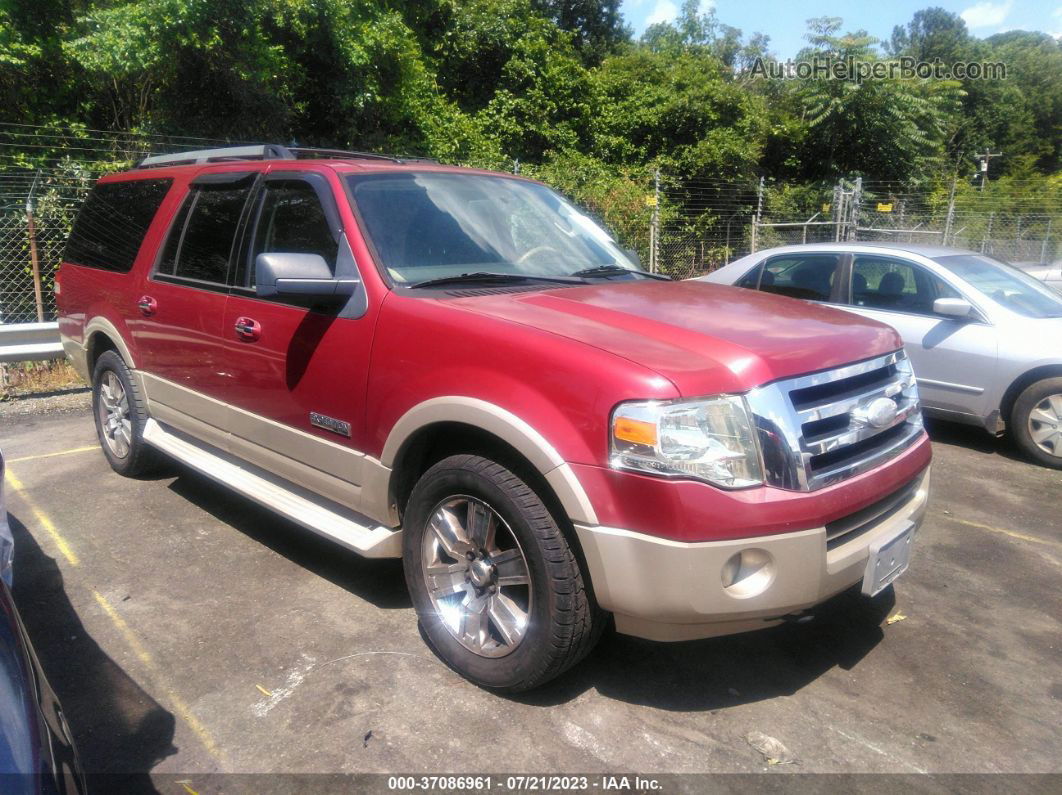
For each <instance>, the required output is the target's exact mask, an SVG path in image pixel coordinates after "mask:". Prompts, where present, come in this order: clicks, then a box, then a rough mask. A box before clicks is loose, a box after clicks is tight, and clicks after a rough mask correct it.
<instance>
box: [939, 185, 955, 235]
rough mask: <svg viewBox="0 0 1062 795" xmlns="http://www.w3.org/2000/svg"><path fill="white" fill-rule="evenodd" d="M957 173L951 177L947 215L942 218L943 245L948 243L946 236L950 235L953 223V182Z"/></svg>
mask: <svg viewBox="0 0 1062 795" xmlns="http://www.w3.org/2000/svg"><path fill="white" fill-rule="evenodd" d="M957 177H958V175H957V174H956V176H953V177H952V178H951V193H950V194H948V217H947V218H946V219H945V220H944V240H942V241H941V242H942V243H943V245H945V246H946V245H948V236H949V235H951V227H952V224H954V223H955V183H956V182H958V179H957Z"/></svg>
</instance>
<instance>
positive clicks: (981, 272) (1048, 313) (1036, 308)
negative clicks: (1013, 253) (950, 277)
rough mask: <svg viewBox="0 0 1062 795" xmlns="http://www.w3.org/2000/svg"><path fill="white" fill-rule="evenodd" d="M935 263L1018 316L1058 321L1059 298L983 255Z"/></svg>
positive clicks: (940, 259)
mask: <svg viewBox="0 0 1062 795" xmlns="http://www.w3.org/2000/svg"><path fill="white" fill-rule="evenodd" d="M935 259H936V261H937V262H939V263H940V264H941V265H943V266H944V267H945V268H947V269H948V270H949V271H951V272H952V273H954V274H955V275H956V276H958V277H959V278H960V279H962V280H963V281H965V282H966V283H968V284H969V285H971V286H972V287H974V288H976V289H977V290H980V291H981V292H982V293H984V294H985V295H987V296H988V297H989V298H991V299H992V300H993V301H995V302H996V303H998V304H1001V305H1002V306H1005V307H1006V308H1007V309H1010V310H1011V311H1013V312H1017V313H1018V314H1019V315H1025V316H1026V317H1037V318H1039V317H1062V295H1060V294H1058V293H1056V292H1054V291H1053V290H1052V289H1051V288H1049V287H1046V286H1045V285H1043V284H1041V283H1040V282H1038V281H1037V280H1036V279H1034V278H1033V277H1031V276H1029V274H1027V273H1024V272H1022V271H1020V270H1018V269H1017V268H1014V267H1012V266H1010V265H1007V264H1005V263H1002V262H1000V261H999V260H997V259H993V258H992V257H986V256H984V255H983V254H954V255H951V256H948V257H936V258H935Z"/></svg>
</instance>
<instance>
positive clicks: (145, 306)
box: [136, 295, 159, 317]
mask: <svg viewBox="0 0 1062 795" xmlns="http://www.w3.org/2000/svg"><path fill="white" fill-rule="evenodd" d="M136 305H137V306H138V307H139V308H140V314H142V315H143V316H144V317H150V316H151V315H153V314H155V313H156V312H157V311H158V309H159V302H158V301H156V300H155V299H154V298H152V297H151V296H150V295H144V296H141V297H140V300H139V301H137V302H136Z"/></svg>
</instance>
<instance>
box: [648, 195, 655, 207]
mask: <svg viewBox="0 0 1062 795" xmlns="http://www.w3.org/2000/svg"><path fill="white" fill-rule="evenodd" d="M645 206H646V207H656V196H646V197H645Z"/></svg>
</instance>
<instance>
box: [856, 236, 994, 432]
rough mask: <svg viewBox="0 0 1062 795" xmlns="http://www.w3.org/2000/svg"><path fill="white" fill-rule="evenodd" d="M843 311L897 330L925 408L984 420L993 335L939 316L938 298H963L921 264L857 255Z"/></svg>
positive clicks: (973, 323) (983, 325)
mask: <svg viewBox="0 0 1062 795" xmlns="http://www.w3.org/2000/svg"><path fill="white" fill-rule="evenodd" d="M851 288H852V292H851V299H850V301H847V302H846V303H847V304H848V305H847V306H846V307H845V308H847V309H849V310H850V311H853V312H856V313H857V314H860V315H863V316H864V317H869V318H872V319H874V320H879V321H881V322H882V323H887V324H888V325H890V326H892V327H893V328H895V329H896V330H897V331H898V332H900V336H901V337H903V342H904V347H905V348H906V349H907V355H908V356H909V357H910V359H911V363H912V364H913V366H914V371H915V375H916V376H917V377H918V389H919V393H920V396H921V398H922V402H923V404H924V405H925V406H927V407H929V408H933V409H937V410H939V411H943V412H952V413H958V414H964V415H973V416H975V417H978V418H983V417H984V416H985V415H986V414H987V413H988V412H989V411H990V410H991V409H992V408H994V407H992V406H988V405H987V397H986V395H987V391H986V390H987V389H988V387H989V385H990V383H991V381H992V378H993V373H994V371H995V365H996V352H997V343H996V331H995V329H994V328H993V327H992V326H990V325H989V324H988V323H987V322H985V321H983V320H981V319H977V318H971V319H969V320H967V319H961V320H959V319H956V318H951V317H945V316H943V315H937V314H936V313H934V312H933V302H934V301H935V300H936V299H937V298H964V296H962V295H960V294H959V292H958V291H957V290H956V289H955V288H954V287H952V286H951V285H949V284H947V283H946V282H944V280H942V279H941V278H940V277H938V276H937V275H936V274H934V273H932V272H930V271H929V270H928V269H927V268H925V267H923V266H922V265H920V264H918V263H916V262H911V261H909V260H905V259H900V258H897V257H886V256H879V255H877V254H856V255H855V256H854V259H853V261H852V270H851Z"/></svg>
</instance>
